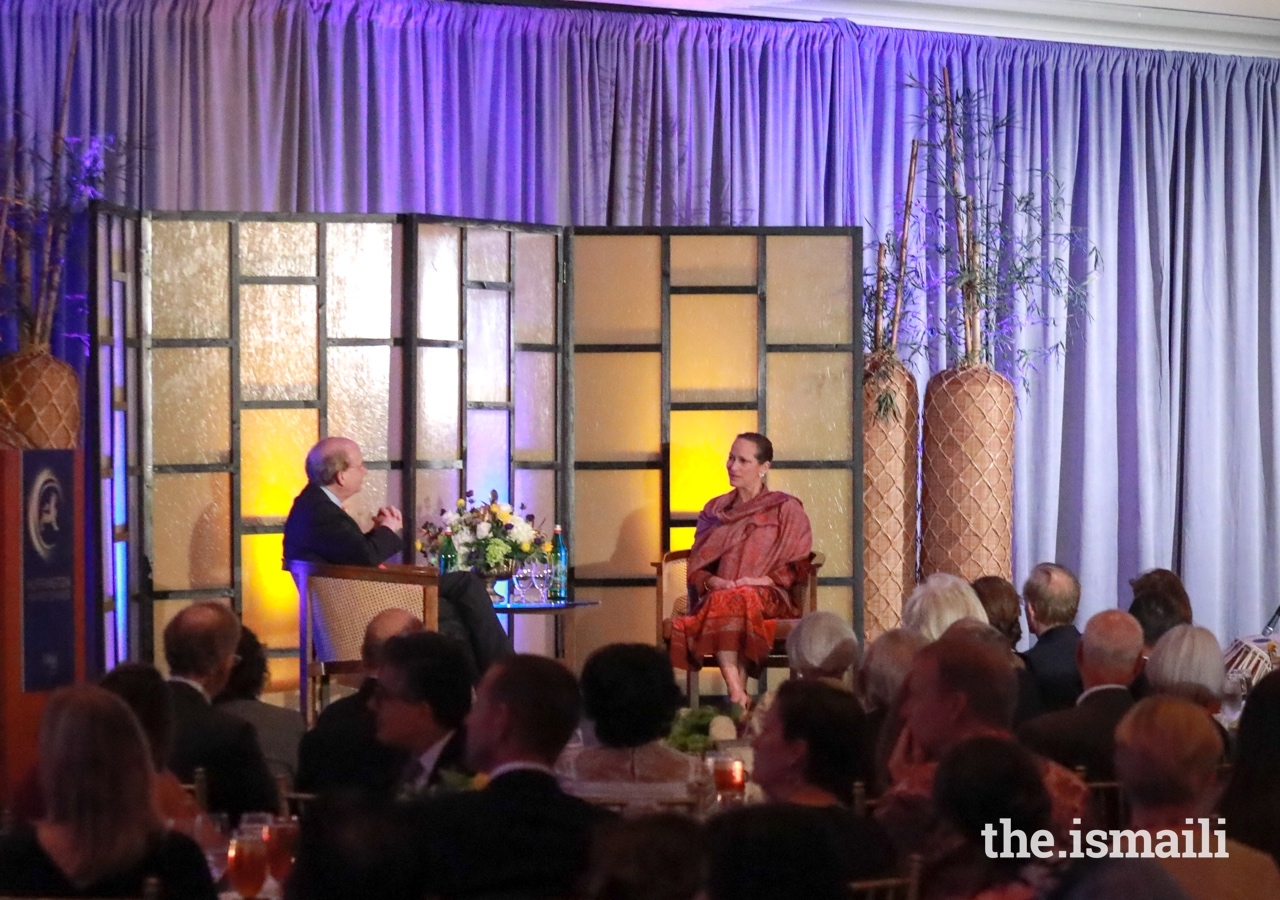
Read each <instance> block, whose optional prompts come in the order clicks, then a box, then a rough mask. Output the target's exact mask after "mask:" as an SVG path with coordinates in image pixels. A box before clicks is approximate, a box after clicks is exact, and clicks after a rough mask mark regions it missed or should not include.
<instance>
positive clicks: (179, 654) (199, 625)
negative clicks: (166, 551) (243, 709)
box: [164, 601, 240, 697]
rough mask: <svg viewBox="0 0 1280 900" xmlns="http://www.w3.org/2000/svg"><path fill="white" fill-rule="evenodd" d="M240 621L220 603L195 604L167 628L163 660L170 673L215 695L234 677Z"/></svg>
mask: <svg viewBox="0 0 1280 900" xmlns="http://www.w3.org/2000/svg"><path fill="white" fill-rule="evenodd" d="M239 643H240V620H239V619H238V618H236V614H235V613H233V612H232V611H231V610H230V609H229V608H227V607H226V606H225V605H223V604H221V603H215V602H213V601H209V602H205V603H193V604H191V605H190V606H188V607H187V608H185V609H184V610H182V611H181V612H180V613H178V614H177V615H176V616H174V617H173V618H172V619H170V620H169V624H168V625H166V626H165V629H164V659H165V662H166V663H168V665H169V674H171V675H173V676H175V677H178V678H185V679H186V680H188V681H194V682H196V683H197V684H199V685H200V686H201V687H202V688H204V692H205V693H206V694H207V695H208V696H210V697H216V696H217V695H218V694H219V693H220V692H221V691H222V689H223V688H224V687H226V686H227V679H229V678H230V677H231V667H232V666H233V665H234V664H235V656H236V645H237V644H239Z"/></svg>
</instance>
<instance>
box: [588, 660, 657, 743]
mask: <svg viewBox="0 0 1280 900" xmlns="http://www.w3.org/2000/svg"><path fill="white" fill-rule="evenodd" d="M581 684H582V706H583V711H584V712H585V713H586V715H587V718H589V719H591V720H592V721H593V722H594V723H595V729H596V737H597V738H599V739H600V743H602V744H604V745H605V746H606V747H619V748H621V747H639V746H640V745H642V744H647V743H649V742H650V741H654V740H657V739H658V738H660V737H665V736H666V735H667V734H668V733H669V732H670V731H671V723H672V721H673V720H674V719H675V717H676V710H678V709H679V708H680V700H681V694H680V688H679V687H677V686H676V681H675V676H674V675H673V674H672V671H671V660H670V659H668V658H667V656H666V654H664V653H662V652H660V651H659V650H657V649H656V648H654V647H652V646H650V645H648V644H610V645H608V646H607V647H601V648H600V649H599V650H597V651H596V652H595V653H592V654H591V655H590V656H589V657H587V662H586V664H585V665H584V666H583V667H582V680H581Z"/></svg>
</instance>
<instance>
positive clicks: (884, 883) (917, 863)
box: [849, 853, 924, 900]
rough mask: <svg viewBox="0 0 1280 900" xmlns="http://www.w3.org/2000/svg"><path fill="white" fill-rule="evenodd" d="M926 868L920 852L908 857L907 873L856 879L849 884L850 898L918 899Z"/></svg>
mask: <svg viewBox="0 0 1280 900" xmlns="http://www.w3.org/2000/svg"><path fill="white" fill-rule="evenodd" d="M923 869H924V863H923V860H922V859H921V857H920V854H918V853H913V854H911V856H910V857H908V859H907V873H906V874H905V875H902V876H900V877H898V878H877V879H873V880H869V881H855V882H853V883H852V884H850V885H849V900H918V898H919V897H920V874H921V871H922V870H923Z"/></svg>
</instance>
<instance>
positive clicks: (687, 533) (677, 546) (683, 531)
mask: <svg viewBox="0 0 1280 900" xmlns="http://www.w3.org/2000/svg"><path fill="white" fill-rule="evenodd" d="M696 530H697V529H695V528H685V527H680V528H672V529H671V535H670V540H671V549H672V550H688V549H689V548H690V547H692V546H693V537H694V532H695V531H696Z"/></svg>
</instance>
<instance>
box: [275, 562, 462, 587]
mask: <svg viewBox="0 0 1280 900" xmlns="http://www.w3.org/2000/svg"><path fill="white" fill-rule="evenodd" d="M284 567H285V568H286V569H287V570H289V571H290V572H292V573H293V574H294V576H295V577H296V576H298V575H304V576H306V577H308V578H342V579H346V580H347V581H386V582H391V583H393V584H418V585H430V584H433V583H436V582H437V580H438V579H439V577H440V574H439V570H437V569H436V568H434V567H433V566H406V565H400V564H388V565H382V566H335V565H331V564H329V563H313V562H302V561H301V560H290V561H288V562H286V563H285V566H284Z"/></svg>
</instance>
